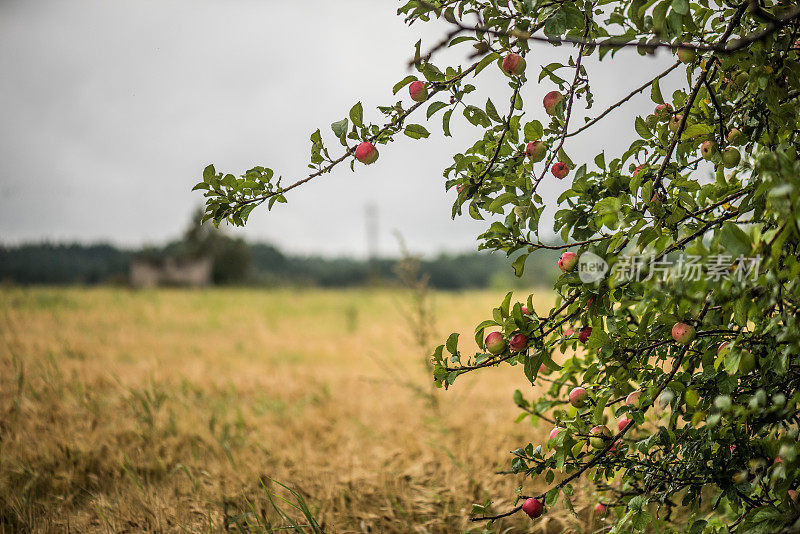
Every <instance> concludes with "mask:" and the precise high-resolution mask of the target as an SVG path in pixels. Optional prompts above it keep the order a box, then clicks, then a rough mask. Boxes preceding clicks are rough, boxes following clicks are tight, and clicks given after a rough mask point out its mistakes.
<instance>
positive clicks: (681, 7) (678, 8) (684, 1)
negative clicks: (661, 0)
mask: <svg viewBox="0 0 800 534" xmlns="http://www.w3.org/2000/svg"><path fill="white" fill-rule="evenodd" d="M672 9H674V10H675V13H678V14H679V15H688V14H689V0H672Z"/></svg>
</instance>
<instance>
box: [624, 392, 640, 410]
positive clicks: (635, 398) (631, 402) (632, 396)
mask: <svg viewBox="0 0 800 534" xmlns="http://www.w3.org/2000/svg"><path fill="white" fill-rule="evenodd" d="M641 396H642V392H641V391H634V392H633V393H629V394H628V396H627V397H625V405H626V406H633V407H635V408H638V407H639V398H640V397H641Z"/></svg>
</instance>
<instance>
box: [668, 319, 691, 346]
mask: <svg viewBox="0 0 800 534" xmlns="http://www.w3.org/2000/svg"><path fill="white" fill-rule="evenodd" d="M694 335H695V331H694V327H693V326H690V325H688V324H686V323H675V326H673V327H672V339H674V340H675V341H677V342H678V343H680V344H681V345H688V344H689V343H691V342H692V341H693V340H694Z"/></svg>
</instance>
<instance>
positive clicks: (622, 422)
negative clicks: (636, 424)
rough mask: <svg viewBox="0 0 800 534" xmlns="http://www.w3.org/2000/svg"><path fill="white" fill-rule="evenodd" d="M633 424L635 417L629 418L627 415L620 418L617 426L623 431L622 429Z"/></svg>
mask: <svg viewBox="0 0 800 534" xmlns="http://www.w3.org/2000/svg"><path fill="white" fill-rule="evenodd" d="M632 424H633V419H628V418H627V417H623V418H622V419H620V420H619V423H618V424H617V428H618V429H619V431H620V432H622V429H624V428H625V427H626V426H628V425H632Z"/></svg>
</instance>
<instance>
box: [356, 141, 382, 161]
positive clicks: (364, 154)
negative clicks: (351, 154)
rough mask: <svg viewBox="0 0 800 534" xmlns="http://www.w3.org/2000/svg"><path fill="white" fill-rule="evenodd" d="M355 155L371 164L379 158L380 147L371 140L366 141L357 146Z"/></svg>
mask: <svg viewBox="0 0 800 534" xmlns="http://www.w3.org/2000/svg"><path fill="white" fill-rule="evenodd" d="M355 156H356V159H357V160H358V161H360V162H361V163H363V164H364V165H370V164H372V163H375V162H376V161H377V160H378V149H377V148H375V145H373V144H372V143H370V142H369V141H364V142H363V143H361V144H360V145H358V147H357V148H356V153H355Z"/></svg>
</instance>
